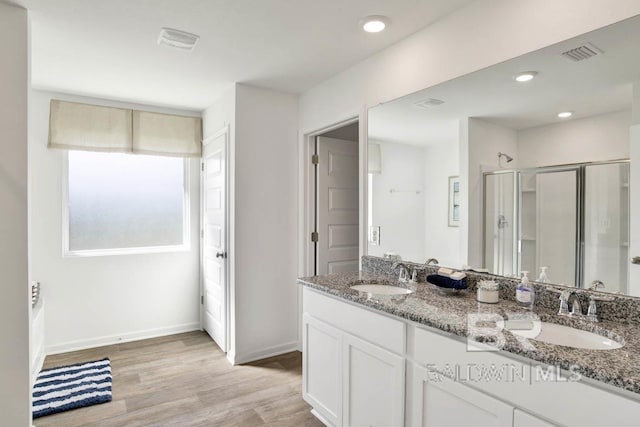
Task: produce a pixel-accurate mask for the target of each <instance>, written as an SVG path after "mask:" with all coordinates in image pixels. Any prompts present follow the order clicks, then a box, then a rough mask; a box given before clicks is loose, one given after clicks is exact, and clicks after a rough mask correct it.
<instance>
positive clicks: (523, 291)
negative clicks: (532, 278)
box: [516, 271, 536, 310]
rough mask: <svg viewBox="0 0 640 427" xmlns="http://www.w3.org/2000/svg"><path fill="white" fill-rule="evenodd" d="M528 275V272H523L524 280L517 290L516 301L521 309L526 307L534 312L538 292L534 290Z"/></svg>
mask: <svg viewBox="0 0 640 427" xmlns="http://www.w3.org/2000/svg"><path fill="white" fill-rule="evenodd" d="M528 274H529V272H528V271H523V272H522V280H521V281H520V284H519V285H518V287H517V288H516V301H517V302H518V305H520V306H521V307H526V308H528V309H529V310H532V309H533V303H534V301H535V299H536V291H535V289H534V288H533V285H531V283H529V277H527V275H528Z"/></svg>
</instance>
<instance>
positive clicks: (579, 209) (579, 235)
mask: <svg viewBox="0 0 640 427" xmlns="http://www.w3.org/2000/svg"><path fill="white" fill-rule="evenodd" d="M621 163H631V160H630V159H614V160H603V161H594V162H582V163H569V164H563V165H554V166H540V167H532V168H522V169H504V170H496V171H488V172H484V173H483V174H482V175H483V177H482V191H483V197H482V223H483V228H482V248H483V251H482V263H483V265H485V264H486V250H485V249H486V244H487V230H486V218H485V213H486V208H487V200H486V186H487V176H489V175H500V174H509V173H513V174H514V200H515V203H514V220H515V222H516V224H514V227H513V229H514V239H515V245H514V252H515V258H514V260H515V266H516V268H515V271H516V273H515V274H519V272H520V270H521V268H522V259H521V257H522V239H521V235H520V231H521V230H520V229H521V227H522V195H521V184H522V180H521V174H522V173H536V174H538V173H551V172H563V171H572V170H575V171H576V213H577V215H576V245H575V246H576V249H575V257H576V258H575V259H576V264H575V266H576V272H575V285H574V286H575V287H576V288H583V287H584V286H586V284H583V283H582V282H583V280H584V262H585V261H584V256H585V227H584V221H585V191H586V189H585V183H586V168H587V167H589V166H597V165H606V164H621ZM630 191H631V190H629V193H630ZM627 206H629V204H627ZM627 217H629V216H628V215H627ZM628 229H629V227H628ZM534 280H535V278H534ZM628 281H629V275H627V287H628V285H629V284H628Z"/></svg>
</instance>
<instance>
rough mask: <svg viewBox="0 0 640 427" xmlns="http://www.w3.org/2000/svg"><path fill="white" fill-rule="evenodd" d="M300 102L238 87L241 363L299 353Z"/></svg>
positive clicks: (238, 334)
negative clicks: (287, 351) (298, 202)
mask: <svg viewBox="0 0 640 427" xmlns="http://www.w3.org/2000/svg"><path fill="white" fill-rule="evenodd" d="M297 119H298V97H297V96H295V95H290V94H285V93H280V92H275V91H270V90H264V89H258V88H254V87H251V86H245V85H237V91H236V134H235V143H236V146H235V149H236V153H235V154H236V160H235V168H236V169H235V177H236V189H235V197H236V206H235V209H236V212H235V220H236V226H235V228H236V230H235V233H236V234H235V244H236V282H235V290H236V304H237V306H236V309H237V310H238V312H237V314H236V340H237V345H236V357H237V359H238V360H239V361H241V362H242V361H245V360H252V359H255V358H258V357H260V356H267V355H271V354H277V353H281V352H283V351H285V350H289V351H291V350H294V349H296V348H297V341H298V328H297V324H296V322H297V298H298V297H297V295H298V294H297V283H296V277H297V276H296V261H297V258H296V254H297V247H296V238H295V236H296V230H297V223H296V219H297V216H296V213H297V211H296V207H297V205H296V195H297V186H296V175H297V169H298V168H297V159H298V153H297V151H296V149H295V146H296V141H297V136H298V127H297Z"/></svg>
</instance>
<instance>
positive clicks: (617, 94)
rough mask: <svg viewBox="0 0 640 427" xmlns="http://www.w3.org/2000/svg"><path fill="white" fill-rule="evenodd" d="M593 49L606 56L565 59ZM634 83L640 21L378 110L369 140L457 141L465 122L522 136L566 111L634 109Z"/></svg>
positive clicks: (638, 70)
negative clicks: (435, 102) (432, 103)
mask: <svg viewBox="0 0 640 427" xmlns="http://www.w3.org/2000/svg"><path fill="white" fill-rule="evenodd" d="M589 42H590V43H592V44H594V45H596V46H597V47H598V48H600V49H601V50H603V51H604V53H602V54H600V55H598V56H595V57H592V58H589V59H586V60H583V61H580V62H572V61H570V60H568V59H566V58H564V57H563V56H562V55H561V54H562V52H565V51H567V50H569V49H572V48H575V47H577V46H580V45H583V44H585V43H589ZM530 70H534V71H537V72H538V73H539V74H538V76H537V77H536V78H535V79H533V80H532V81H530V82H527V83H517V82H515V80H514V79H513V76H514V75H516V74H518V73H519V72H522V71H530ZM633 82H640V17H634V18H630V19H627V20H625V21H622V22H620V23H617V24H614V25H611V26H608V27H604V28H602V29H599V30H596V31H593V32H590V33H587V34H584V35H582V36H578V37H576V38H573V39H570V40H567V41H564V42H561V43H558V44H555V45H552V46H549V47H546V48H544V49H541V50H538V51H536V52H533V53H530V54H527V55H523V56H520V57H518V58H515V59H512V60H509V61H506V62H503V63H500V64H497V65H494V66H492V67H489V68H486V69H484V70H481V71H477V72H475V73H472V74H468V75H466V76H463V77H460V78H457V79H454V80H451V81H448V82H445V83H442V84H440V85H437V86H434V87H431V88H428V89H425V90H422V91H419V92H416V93H413V94H411V95H408V96H405V97H403V98H400V99H398V100H394V101H390V102H388V103H385V104H382V105H380V106H377V107H374V108H372V109H371V110H370V111H369V120H368V123H369V138H370V139H378V140H384V141H389V142H402V143H406V144H412V145H430V144H437V143H441V142H448V141H457V138H458V120H459V119H462V118H466V117H474V118H481V119H485V120H487V121H490V122H493V123H495V124H498V125H501V126H504V127H507V128H510V129H514V130H522V129H528V128H532V127H536V126H542V125H547V124H551V123H558V122H559V121H560V119H558V118H557V116H556V115H557V113H559V112H561V111H573V112H574V114H573V116H572V118H571V119H570V120H575V119H579V118H584V117H589V116H593V115H597V114H603V113H607V112H613V111H621V110H625V109H626V110H629V109H630V108H631V101H632V83H633ZM428 98H435V99H439V100H442V101H445V102H444V104H441V105H439V106H436V107H430V108H426V109H423V108H418V107H416V106H415V105H414V104H415V103H416V102H418V101H421V100H424V99H428Z"/></svg>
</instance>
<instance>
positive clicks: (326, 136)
mask: <svg viewBox="0 0 640 427" xmlns="http://www.w3.org/2000/svg"><path fill="white" fill-rule="evenodd" d="M311 145H312V147H311V152H312V155H311V164H312V166H311V168H310V172H311V175H312V176H311V179H310V184H311V188H310V190H311V191H310V194H311V195H312V198H313V204H312V212H311V218H310V219H311V224H312V232H311V236H310V240H311V242H310V244H311V251H310V257H311V259H310V267H311V268H312V273H313V275H322V274H332V273H340V272H347V271H358V269H359V256H360V247H359V241H360V206H359V205H360V194H359V164H360V156H359V122H358V121H352V122H350V123H348V124H346V125H344V126H340V127H338V128H335V129H332V130H330V131H327V132H324V133H321V134H318V135H315V136H314V137H313V140H312V141H311Z"/></svg>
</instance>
